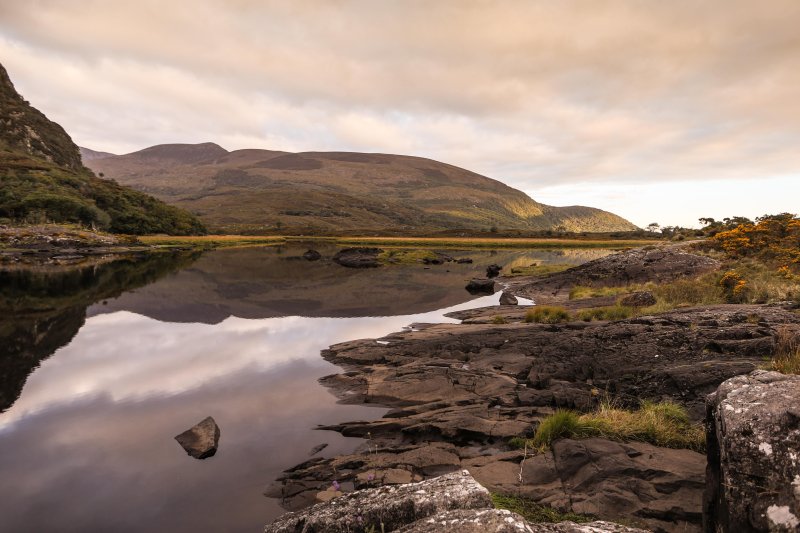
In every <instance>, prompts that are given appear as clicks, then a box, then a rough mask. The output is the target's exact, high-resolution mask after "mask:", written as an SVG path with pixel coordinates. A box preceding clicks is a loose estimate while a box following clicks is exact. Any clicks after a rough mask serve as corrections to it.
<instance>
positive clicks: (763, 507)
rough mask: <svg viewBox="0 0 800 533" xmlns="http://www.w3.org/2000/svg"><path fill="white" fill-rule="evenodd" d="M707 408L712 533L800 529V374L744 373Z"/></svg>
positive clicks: (707, 519) (708, 515)
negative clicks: (744, 374) (721, 532)
mask: <svg viewBox="0 0 800 533" xmlns="http://www.w3.org/2000/svg"><path fill="white" fill-rule="evenodd" d="M707 407H708V410H707V422H706V428H707V431H708V433H707V440H708V470H707V475H706V483H707V487H706V497H705V515H704V525H705V530H706V531H707V532H709V533H712V532H717V531H798V530H800V376H796V375H784V374H779V373H777V372H767V371H763V370H757V371H755V372H753V373H752V374H750V375H747V376H737V377H735V378H732V379H729V380H727V381H725V382H724V383H722V385H720V386H719V389H717V391H716V392H715V393H713V394H710V395H709V396H708V403H707Z"/></svg>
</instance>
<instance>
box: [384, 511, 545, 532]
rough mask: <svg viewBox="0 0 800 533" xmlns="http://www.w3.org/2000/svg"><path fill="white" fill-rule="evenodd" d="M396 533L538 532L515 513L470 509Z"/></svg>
mask: <svg viewBox="0 0 800 533" xmlns="http://www.w3.org/2000/svg"><path fill="white" fill-rule="evenodd" d="M395 531H396V532H397V533H431V532H446V531H453V532H458V533H485V532H487V531H491V532H492V533H533V532H534V531H538V530H537V529H533V527H532V526H531V525H530V524H528V522H527V521H526V520H525V519H524V518H522V517H521V516H519V515H518V514H516V513H512V512H511V511H505V510H500V509H472V510H460V509H459V510H457V511H446V512H444V513H438V514H435V515H433V516H429V517H427V518H423V519H422V520H417V521H416V522H414V523H412V524H409V525H407V526H405V527H401V528H400V529H396V530H395Z"/></svg>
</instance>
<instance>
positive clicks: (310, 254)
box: [303, 250, 322, 261]
mask: <svg viewBox="0 0 800 533" xmlns="http://www.w3.org/2000/svg"><path fill="white" fill-rule="evenodd" d="M303 259H305V260H306V261H319V260H320V259H322V254H321V253H319V252H318V251H316V250H308V251H307V252H306V253H304V254H303Z"/></svg>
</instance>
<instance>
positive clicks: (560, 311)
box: [525, 305, 571, 324]
mask: <svg viewBox="0 0 800 533" xmlns="http://www.w3.org/2000/svg"><path fill="white" fill-rule="evenodd" d="M570 318H571V316H570V314H569V311H567V310H566V309H565V308H563V307H559V306H555V305H537V306H534V307H533V309H529V310H528V312H527V313H525V322H535V323H537V324H558V323H559V322H567V321H569V320H570Z"/></svg>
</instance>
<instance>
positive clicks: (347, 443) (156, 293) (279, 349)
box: [0, 247, 608, 532]
mask: <svg viewBox="0 0 800 533" xmlns="http://www.w3.org/2000/svg"><path fill="white" fill-rule="evenodd" d="M318 249H319V250H320V251H321V252H322V254H323V259H322V260H320V261H318V262H309V261H305V260H304V259H302V258H301V257H300V255H301V254H302V253H303V252H304V251H305V248H299V247H267V248H239V249H227V250H225V249H223V250H217V251H212V252H206V253H203V254H199V253H188V252H186V253H171V254H169V253H167V254H157V255H155V256H147V257H140V258H136V259H125V260H119V261H114V262H111V263H106V264H102V265H94V266H91V267H83V268H49V269H39V270H36V271H13V270H12V271H0V411H2V412H1V413H0V480H1V481H0V517H1V518H0V531H13V532H16V531H37V532H39V531H42V532H44V531H59V532H60V531H81V532H86V531H114V532H127V531H137V532H139V531H171V532H183V531H260V530H261V528H262V527H263V525H264V524H265V523H267V522H269V521H271V520H272V519H273V518H275V517H276V516H278V515H279V514H281V513H282V512H284V511H283V510H282V509H281V508H280V507H279V505H278V502H277V501H276V500H272V499H269V498H266V497H264V496H263V495H262V492H263V490H264V488H265V487H266V486H267V485H268V484H269V483H270V482H272V481H273V480H274V479H275V478H276V477H277V476H279V475H280V473H281V472H282V471H283V470H285V469H287V468H289V467H291V466H293V465H295V464H298V463H300V462H303V461H305V460H307V459H308V458H309V452H310V451H311V449H312V448H314V447H315V446H316V445H319V444H323V443H325V444H328V447H327V448H325V449H324V450H323V451H322V452H321V453H320V455H321V456H330V455H336V454H339V453H347V452H351V451H352V450H354V449H355V448H356V447H358V446H359V445H360V444H361V441H360V440H359V439H349V438H344V437H342V436H341V435H339V434H338V433H334V432H329V431H318V430H314V428H315V427H316V426H317V425H320V424H332V423H336V422H342V421H347V420H363V419H374V418H378V417H380V416H381V415H382V414H383V413H384V412H385V410H384V409H382V408H379V407H366V406H352V405H340V404H337V403H336V400H335V398H334V397H333V395H331V394H330V393H329V392H328V391H327V390H326V389H325V388H323V387H322V386H321V385H319V383H318V382H317V380H318V379H319V378H320V377H322V376H325V375H328V374H332V373H335V372H337V371H338V368H337V367H335V366H334V365H331V364H329V363H327V362H325V361H324V360H323V359H322V358H321V357H320V355H319V352H320V350H321V349H324V348H326V347H328V346H329V345H331V344H334V343H337V342H342V341H346V340H352V339H357V338H377V337H381V336H383V335H386V334H388V333H391V332H393V331H398V330H400V329H401V328H403V327H404V326H407V325H408V324H411V323H414V322H453V320H451V319H448V318H446V317H444V316H443V315H444V314H445V313H447V312H450V311H453V310H456V309H465V308H470V307H479V306H484V305H492V304H495V303H497V299H498V295H495V296H485V297H480V298H476V297H474V296H471V295H470V294H469V293H467V292H466V291H465V290H464V288H463V287H464V285H465V282H466V280H467V279H469V278H470V277H473V276H480V275H482V273H483V272H484V271H485V268H486V265H488V264H490V263H498V264H501V265H505V268H506V271H508V270H510V268H512V267H513V266H526V265H529V264H531V263H533V262H536V263H539V264H544V263H570V264H579V263H582V262H584V261H586V260H589V259H594V258H596V257H599V256H602V255H605V254H607V253H608V251H605V250H577V251H576V250H563V251H562V250H555V251H519V250H513V251H499V252H493V251H469V252H467V251H464V252H448V253H450V254H451V255H453V256H455V257H471V258H473V259H474V261H475V262H474V263H473V264H461V265H459V264H455V263H447V264H445V265H437V266H430V267H427V268H426V267H423V266H422V265H397V266H391V267H382V268H377V269H366V270H354V269H347V268H343V267H340V266H338V265H336V264H335V263H333V262H332V261H330V257H331V256H332V255H333V253H335V251H336V249H334V248H318ZM209 415H210V416H213V417H214V418H215V420H216V421H217V424H218V425H219V427H220V429H221V437H220V443H219V451H218V452H217V454H216V455H215V456H214V457H212V458H209V459H206V460H203V461H199V460H196V459H193V458H191V457H189V456H188V455H186V453H185V452H184V451H183V449H182V448H181V447H180V446H179V445H178V444H177V443H176V442H175V440H174V439H173V437H174V436H175V435H177V434H178V433H180V432H181V431H183V430H184V429H187V428H189V427H190V426H192V425H194V424H195V423H196V422H199V421H200V420H201V419H203V418H204V417H206V416H209Z"/></svg>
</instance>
